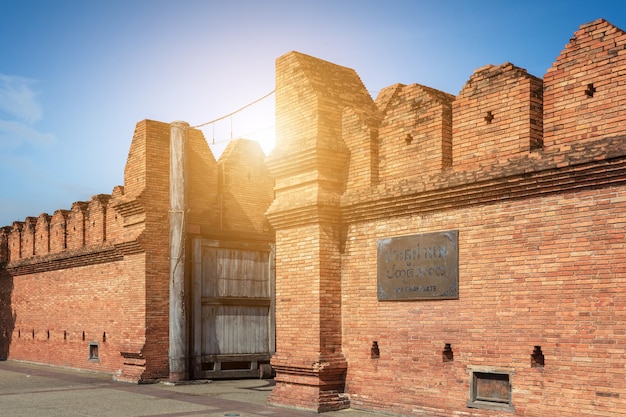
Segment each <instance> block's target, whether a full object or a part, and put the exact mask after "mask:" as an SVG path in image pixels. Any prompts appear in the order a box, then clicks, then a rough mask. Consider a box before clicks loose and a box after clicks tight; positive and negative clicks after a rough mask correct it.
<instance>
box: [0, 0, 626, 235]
mask: <svg viewBox="0 0 626 417" xmlns="http://www.w3.org/2000/svg"><path fill="white" fill-rule="evenodd" d="M601 17H602V18H605V19H606V20H608V21H609V22H611V23H613V24H614V25H616V26H618V27H620V28H622V29H625V30H626V6H624V5H623V4H622V2H619V1H606V2H604V1H593V2H589V1H578V0H570V1H557V0H553V1H550V0H539V1H536V0H525V1H513V0H511V1H506V0H500V1H490V0H484V1H480V0H466V1H461V0H447V1H435V0H431V1H422V0H412V1H399V0H398V1H394V0H380V1H369V0H330V1H326V0H316V1H298V0H288V1H272V0H264V1H260V0H257V1H240V0H228V1H226V0H222V1H211V0H204V1H199V0H177V1H173V0H171V1H162V0H124V1H118V0H107V1H104V0H100V1H95V0H94V1H91V0H81V1H78V0H62V1H53V0H48V1H37V0H2V2H1V3H0V178H1V179H2V187H1V188H0V190H1V191H0V226H2V225H11V224H12V222H13V221H14V220H20V221H23V220H24V219H25V218H26V217H27V216H38V215H39V214H41V213H44V212H45V213H49V214H52V213H54V211H55V210H57V209H69V208H71V205H72V203H73V202H74V201H88V200H89V199H90V198H91V196H92V195H95V194H108V193H111V191H112V190H113V187H114V186H116V185H122V184H123V172H124V165H125V163H126V157H127V155H128V150H129V147H130V143H131V139H132V135H133V131H134V128H135V124H136V123H137V122H138V121H140V120H143V119H153V120H160V121H163V122H168V123H169V122H172V121H175V120H184V121H187V122H189V123H190V124H191V125H192V126H193V125H197V124H200V123H203V122H207V121H210V120H213V119H216V118H218V117H221V116H223V115H225V114H228V113H230V112H232V111H234V110H236V109H238V108H240V107H242V106H244V105H246V104H248V103H250V102H252V101H254V100H255V99H257V98H259V97H262V96H264V95H265V94H267V93H269V92H271V91H272V90H273V89H274V66H275V60H276V58H278V57H279V56H281V55H283V54H284V53H286V52H289V51H292V50H296V51H299V52H303V53H306V54H309V55H313V56H316V57H318V58H322V59H325V60H327V61H331V62H334V63H337V64H340V65H344V66H347V67H350V68H353V69H355V70H356V71H357V73H358V74H359V75H360V76H361V79H362V80H363V82H364V84H365V86H366V87H367V89H368V90H369V91H370V92H371V93H372V95H373V96H375V95H376V94H377V92H378V91H380V90H381V89H382V88H384V87H386V86H388V85H391V84H394V83H398V82H399V83H404V84H411V83H419V84H423V85H427V86H430V87H433V88H436V89H439V90H443V91H446V92H448V93H451V94H455V95H456V94H458V92H459V91H460V90H461V88H462V87H463V85H464V84H465V83H466V82H467V80H468V79H469V77H470V76H471V74H472V72H473V71H474V70H475V69H476V68H479V67H482V66H484V65H487V64H494V65H498V64H502V63H504V62H512V63H513V64H515V65H517V66H519V67H522V68H526V69H527V70H528V72H530V73H531V74H533V75H536V76H538V77H543V75H544V74H545V72H546V70H547V69H548V68H549V67H550V66H551V64H552V63H553V62H554V60H555V59H556V57H557V56H558V55H559V53H560V52H561V50H562V49H563V48H564V46H565V45H566V44H567V43H568V42H569V39H570V38H571V37H572V35H573V34H574V32H575V31H576V30H577V29H578V27H579V26H580V25H581V24H583V23H587V22H590V21H593V20H595V19H597V18H601ZM273 104H274V103H273V96H272V97H270V98H269V99H266V100H263V101H262V102H261V103H259V104H257V105H255V106H252V107H250V108H248V109H246V111H244V112H242V113H240V114H238V115H236V116H234V117H233V118H232V123H231V120H230V119H226V120H225V121H224V122H220V123H218V124H216V125H215V127H212V126H207V127H205V128H204V129H203V130H204V132H205V136H206V137H207V139H208V141H209V142H210V143H212V142H213V141H214V140H215V141H217V145H215V146H214V151H215V153H220V152H221V149H222V148H223V145H224V143H225V142H224V141H227V140H228V139H229V138H230V137H231V129H232V136H233V137H248V138H251V139H259V140H262V141H267V139H268V138H271V134H272V131H273V125H274V120H273V115H274V110H273ZM231 125H232V128H231ZM264 148H265V149H266V150H269V149H270V148H271V145H268V144H267V142H264Z"/></svg>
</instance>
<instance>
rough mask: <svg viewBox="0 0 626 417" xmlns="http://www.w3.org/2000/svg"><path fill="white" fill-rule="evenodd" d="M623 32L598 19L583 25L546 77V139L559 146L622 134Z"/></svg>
mask: <svg viewBox="0 0 626 417" xmlns="http://www.w3.org/2000/svg"><path fill="white" fill-rule="evenodd" d="M625 44H626V33H624V31H623V30H621V29H619V28H617V27H615V26H613V25H611V24H610V23H609V22H607V21H605V20H603V19H598V20H596V21H594V22H591V23H588V24H585V25H582V26H581V27H580V29H579V30H578V31H577V32H576V33H575V34H574V37H573V38H572V39H571V40H570V42H569V43H568V44H567V45H566V46H565V49H564V50H563V51H562V52H561V54H560V55H559V57H558V58H557V59H556V61H555V62H554V64H553V65H552V67H550V69H548V72H547V73H546V75H545V77H544V86H545V93H544V127H545V129H544V130H545V135H544V143H545V146H546V149H552V148H559V149H561V150H562V151H565V150H567V149H568V147H569V146H575V145H577V144H580V143H584V142H587V141H589V140H593V139H596V138H602V137H609V136H616V135H621V134H623V132H624V131H623V125H624V122H626V111H624V108H626V94H625V92H626V83H624V78H625V77H626V75H625V74H624V71H623V66H624V59H625V57H626V49H624V45H625Z"/></svg>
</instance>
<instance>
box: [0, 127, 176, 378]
mask: <svg viewBox="0 0 626 417" xmlns="http://www.w3.org/2000/svg"><path fill="white" fill-rule="evenodd" d="M168 161H169V124H165V123H158V122H151V121H143V122H140V123H138V125H137V129H136V131H135V136H134V139H133V143H132V145H131V150H130V152H129V160H128V164H127V168H126V176H125V187H116V188H115V190H114V192H113V195H112V196H110V195H97V196H94V197H92V199H91V200H90V201H89V202H76V203H74V204H73V205H72V209H71V210H70V211H67V210H57V211H56V212H55V213H54V215H53V216H52V217H50V216H48V215H47V214H45V213H44V214H41V215H40V216H39V217H38V218H35V217H27V218H26V221H25V222H15V223H14V224H13V227H11V228H8V227H6V228H3V229H2V230H3V237H2V239H0V245H1V246H2V247H3V250H4V252H2V259H0V264H2V265H1V266H3V268H2V270H1V271H2V277H1V278H0V289H1V291H0V297H1V299H0V307H2V312H3V314H2V318H0V337H2V339H0V340H1V341H2V352H4V356H8V357H10V358H13V359H21V360H29V361H33V362H42V363H49V364H53V365H61V366H70V367H74V368H83V369H91V370H98V371H104V372H110V373H112V374H114V375H115V376H116V377H118V378H119V379H126V380H133V381H137V380H146V379H153V378H157V377H163V376H167V373H168V359H167V347H168V316H167V314H168V313H167V311H168V307H167V306H168V300H169V296H168V294H169V285H168V282H169V281H168V277H169V262H168V254H167V251H168V225H167V207H168V202H169V201H168V193H169V188H168V187H169V164H168ZM125 190H130V191H131V192H130V193H125ZM148 264H149V265H151V267H150V268H146V265H148ZM147 283H149V285H148V284H147ZM146 329H149V331H146ZM83 334H84V336H83ZM90 342H93V343H98V345H99V346H98V347H99V349H98V354H99V355H98V356H99V359H98V360H97V361H94V360H91V361H90V360H89V343H90Z"/></svg>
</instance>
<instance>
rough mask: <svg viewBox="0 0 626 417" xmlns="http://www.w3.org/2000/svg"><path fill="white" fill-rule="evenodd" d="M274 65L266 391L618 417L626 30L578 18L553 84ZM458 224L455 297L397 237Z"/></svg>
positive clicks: (375, 403)
mask: <svg viewBox="0 0 626 417" xmlns="http://www.w3.org/2000/svg"><path fill="white" fill-rule="evenodd" d="M276 71H277V74H276V80H277V85H276V130H277V147H276V149H275V150H274V152H273V153H272V155H270V158H269V162H268V163H269V166H270V169H271V171H272V174H273V175H274V176H275V177H276V187H275V192H276V198H275V200H274V202H273V203H272V205H271V207H270V209H269V210H268V218H269V220H270V222H271V224H272V226H274V227H275V229H276V254H277V261H276V335H277V340H278V342H277V351H276V355H275V356H274V357H273V359H272V364H273V365H274V366H275V369H276V387H275V389H274V390H273V392H272V395H271V396H270V401H271V402H272V403H275V404H280V405H283V406H291V407H297V408H308V409H311V410H313V411H318V412H319V411H325V410H327V409H330V408H333V409H336V408H342V407H345V406H347V404H345V402H344V400H345V399H346V397H349V401H350V404H351V405H352V406H355V407H358V408H364V409H375V410H380V411H383V412H392V413H401V414H402V415H405V414H406V415H416V416H417V415H424V414H428V415H438V416H449V415H457V414H458V415H470V414H471V415H477V416H478V415H480V416H486V415H495V414H494V412H498V413H499V412H501V411H503V412H505V413H509V412H510V413H512V414H515V415H520V416H522V415H524V416H527V415H551V414H552V415H559V416H568V417H570V416H571V417H573V416H578V415H581V414H585V415H600V414H602V415H606V416H615V417H617V416H618V415H622V414H623V410H624V409H625V408H626V403H625V401H626V391H625V390H624V389H623V387H622V385H619V384H617V385H616V384H615V381H620V380H621V379H623V372H621V371H620V370H623V367H624V363H623V362H624V349H623V346H624V342H625V340H624V334H625V332H624V326H623V325H622V324H621V323H622V322H623V317H624V308H623V306H624V305H626V300H625V296H624V294H626V293H625V292H624V288H623V284H624V282H626V269H625V268H624V262H623V259H624V256H625V251H626V250H625V247H624V226H625V225H626V198H625V195H626V190H625V188H624V187H625V184H626V147H625V146H624V143H626V142H625V141H626V128H625V126H626V123H625V122H626V34H625V33H624V32H623V31H622V30H620V29H617V28H615V27H614V26H612V25H611V24H610V23H608V22H606V21H605V20H602V19H600V20H597V21H594V22H591V23H589V24H585V25H582V26H581V27H580V29H579V30H578V31H577V32H576V33H575V35H574V37H573V38H572V39H571V40H570V42H569V44H568V45H567V46H566V47H565V50H564V51H563V52H562V53H561V54H560V56H559V57H558V59H557V60H556V62H555V63H554V65H553V66H552V68H551V69H550V70H548V72H547V74H546V75H545V78H544V79H541V78H538V77H536V76H534V75H531V74H528V72H527V71H526V70H524V69H522V68H519V67H516V66H515V65H513V64H511V63H508V62H507V63H504V64H502V65H487V66H484V67H482V68H479V69H477V70H476V71H474V73H473V74H472V75H471V76H470V78H469V80H468V81H467V83H466V84H465V86H464V87H463V89H462V90H461V91H460V93H459V94H458V96H452V95H450V94H447V93H444V92H441V91H437V90H434V89H432V88H429V87H425V86H422V85H419V84H412V85H402V84H394V85H391V86H390V87H387V88H385V89H383V90H382V91H381V92H380V94H379V95H378V97H377V98H376V100H373V99H372V98H371V97H370V96H369V94H368V93H367V90H366V89H365V86H364V85H363V84H362V82H361V80H360V79H359V77H358V75H357V73H356V72H355V71H354V70H352V69H350V68H346V67H342V66H339V65H334V64H331V63H328V62H325V61H321V60H319V59H317V58H314V57H310V56H307V55H303V54H301V53H298V52H290V53H287V54H285V55H283V56H282V57H280V58H278V60H277V63H276ZM331 136H332V137H333V138H334V140H329V137H331ZM449 231H454V233H455V236H457V238H458V239H457V238H455V239H457V240H456V241H455V248H454V253H455V254H457V255H458V259H453V258H446V262H450V264H446V265H445V267H444V269H445V270H450V271H452V272H450V275H449V276H450V277H452V278H454V280H455V282H457V283H458V288H454V289H453V292H449V288H446V287H444V288H442V287H441V286H442V285H444V286H445V280H442V279H441V277H440V276H437V274H436V273H434V275H432V274H433V273H431V272H426V271H433V270H434V269H433V268H432V266H433V265H435V264H433V263H432V261H431V259H432V256H429V253H430V252H428V251H427V250H430V249H429V248H426V249H424V247H423V246H422V247H421V249H420V243H417V244H416V243H413V244H408V243H403V242H406V240H405V239H407V238H410V239H417V238H419V239H431V238H432V236H442V235H444V234H446V233H448V232H449ZM385 242H394V243H395V244H397V245H398V247H399V248H400V250H398V254H397V256H396V257H395V258H394V259H383V258H381V250H380V248H381V245H385V244H386V243H385ZM414 242H415V241H414ZM420 253H421V254H422V255H420ZM446 253H448V252H446ZM450 253H452V252H450ZM407 254H408V255H407ZM416 254H417V255H416ZM420 256H421V257H420ZM445 256H447V255H444V256H443V257H445ZM450 267H451V268H450ZM457 267H458V269H457ZM396 268H397V269H396ZM386 286H393V294H394V296H393V297H392V298H385V297H381V296H380V294H381V292H380V291H381V288H383V289H384V288H385V287H386ZM433 291H439V293H437V294H436V295H437V297H439V298H437V297H433V295H434V293H433ZM407 295H408V297H406V298H405V296H407ZM281 341H282V343H281ZM616 346H617V347H618V348H615V347H616ZM452 351H454V355H453V357H452V355H451V354H452ZM537 351H539V352H542V353H541V359H540V360H539V361H537V357H536V356H535V354H536V352H537ZM448 354H450V356H447V355H448ZM544 355H545V363H544V361H543V360H544ZM321 358H331V359H332V360H328V361H327V362H326V366H325V368H324V370H325V372H328V373H329V374H330V375H332V377H327V376H326V375H324V373H322V372H318V369H317V368H316V367H315V364H317V363H322V362H323V360H322V359H321ZM312 364H313V365H312ZM480 374H484V375H485V381H488V382H484V381H483V380H480V378H482V376H480ZM505 374H506V375H507V376H506V378H509V377H510V379H507V380H506V387H505V386H504V384H502V386H501V388H502V392H506V389H510V392H509V393H508V394H506V395H504V396H500V393H498V394H496V395H494V396H493V397H494V398H489V392H490V390H491V389H492V388H491V385H488V384H491V383H493V382H494V380H497V379H498V378H500V379H502V380H504V377H505ZM492 378H493V380H492ZM373 381H374V383H373ZM590 381H592V382H593V383H592V384H590V383H589V382H590ZM329 382H332V384H330V383H329ZM482 384H485V385H483V387H485V392H484V393H483V394H485V393H486V394H487V398H486V399H485V401H483V399H482V398H481V399H478V394H477V392H478V391H479V390H480V389H481V388H480V386H481V385H482ZM486 387H489V388H488V389H487V388H486ZM572 387H576V390H572V389H571V388H572ZM481 395H482V394H481ZM507 396H508V398H505V397H507ZM609 397H610V398H611V402H608V401H607V402H605V401H599V400H598V399H599V398H600V399H602V398H609ZM546 399H550V400H549V401H546ZM502 400H505V402H504V401H502ZM494 410H496V411H494ZM499 414H501V413H499Z"/></svg>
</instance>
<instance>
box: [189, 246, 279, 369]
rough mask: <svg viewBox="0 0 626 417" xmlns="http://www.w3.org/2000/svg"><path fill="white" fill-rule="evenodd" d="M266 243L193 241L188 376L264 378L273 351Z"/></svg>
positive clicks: (270, 278) (270, 268)
mask: <svg viewBox="0 0 626 417" xmlns="http://www.w3.org/2000/svg"><path fill="white" fill-rule="evenodd" d="M273 258H274V253H273V245H270V244H245V243H237V242H224V241H215V240H209V239H195V240H194V243H193V257H192V261H193V273H192V277H193V279H192V299H193V301H192V310H193V311H192V314H193V324H192V337H191V339H190V340H192V343H193V346H192V373H193V378H196V379H199V378H244V377H257V378H258V377H259V375H261V376H266V375H267V373H268V372H269V370H270V369H271V368H269V361H270V357H271V355H272V354H273V352H274V351H275V331H274V325H275V324H274V323H275V321H274V301H273V300H274V270H273V262H274V259H273Z"/></svg>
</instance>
